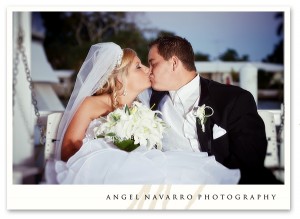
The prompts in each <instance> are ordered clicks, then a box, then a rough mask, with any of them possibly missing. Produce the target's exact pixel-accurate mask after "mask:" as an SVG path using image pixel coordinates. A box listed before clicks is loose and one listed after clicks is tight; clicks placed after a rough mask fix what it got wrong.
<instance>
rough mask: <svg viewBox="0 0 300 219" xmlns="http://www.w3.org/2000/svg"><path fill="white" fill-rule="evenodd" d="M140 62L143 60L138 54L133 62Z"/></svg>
mask: <svg viewBox="0 0 300 219" xmlns="http://www.w3.org/2000/svg"><path fill="white" fill-rule="evenodd" d="M138 62H141V60H140V58H139V57H138V56H135V57H134V58H133V60H132V63H138Z"/></svg>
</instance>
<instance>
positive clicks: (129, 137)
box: [94, 101, 166, 152]
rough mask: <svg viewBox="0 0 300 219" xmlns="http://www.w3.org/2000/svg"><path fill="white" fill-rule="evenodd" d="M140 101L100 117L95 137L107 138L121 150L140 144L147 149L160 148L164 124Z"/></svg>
mask: <svg viewBox="0 0 300 219" xmlns="http://www.w3.org/2000/svg"><path fill="white" fill-rule="evenodd" d="M157 113H160V112H159V111H152V110H151V109H149V108H148V107H146V106H145V105H143V104H142V103H139V102H137V101H135V102H133V104H132V106H131V107H128V106H127V105H125V106H124V107H123V108H120V109H116V110H115V111H113V112H111V113H109V114H108V115H107V116H106V118H104V117H101V118H99V119H100V120H101V125H100V126H99V127H95V128H94V134H95V138H107V139H110V140H112V141H113V142H114V144H115V145H116V146H117V147H119V148H120V149H122V150H125V151H128V152H129V151H132V150H134V149H136V148H137V147H139V146H140V145H143V146H146V147H147V149H149V150H150V149H152V148H154V147H155V148H157V149H159V150H161V149H162V137H163V132H164V130H165V128H166V124H165V123H164V122H163V120H162V119H161V118H159V117H158V116H157Z"/></svg>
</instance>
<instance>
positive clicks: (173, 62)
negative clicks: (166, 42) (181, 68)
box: [171, 56, 179, 71]
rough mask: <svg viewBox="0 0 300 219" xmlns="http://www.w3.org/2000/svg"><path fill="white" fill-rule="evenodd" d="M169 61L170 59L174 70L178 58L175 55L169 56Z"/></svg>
mask: <svg viewBox="0 0 300 219" xmlns="http://www.w3.org/2000/svg"><path fill="white" fill-rule="evenodd" d="M171 61H172V65H173V71H175V69H176V68H177V66H178V63H179V59H178V57H177V56H172V57H171Z"/></svg>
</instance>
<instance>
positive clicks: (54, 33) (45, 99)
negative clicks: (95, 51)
mask: <svg viewBox="0 0 300 219" xmlns="http://www.w3.org/2000/svg"><path fill="white" fill-rule="evenodd" d="M161 35H179V36H182V37H184V38H186V39H187V40H188V41H190V42H191V44H192V46H193V48H194V52H195V61H196V67H197V71H198V73H199V74H200V75H201V76H203V77H206V78H209V79H212V80H215V81H218V82H221V83H224V84H232V85H236V86H240V87H243V88H244V89H247V90H249V91H250V92H251V93H252V94H253V96H254V98H255V100H256V102H257V107H258V109H259V110H268V111H269V112H272V113H273V115H274V123H275V124H274V127H275V131H276V133H275V140H274V141H275V143H274V142H273V143H274V144H275V149H276V151H275V154H276V157H277V158H276V162H272V163H271V164H269V165H270V168H274V169H275V170H278V169H280V170H282V169H284V162H283V149H284V148H283V139H282V132H283V116H284V113H283V109H284V107H283V106H284V12H282V11H266V12H263V11H259V12H255V11H254V12H249V11H248V12H169V11H168V12H150V11H149V12H59V11H55V12H47V11H43V12H39V11H34V12H14V13H13V55H14V62H13V63H14V66H13V67H14V70H13V74H14V78H13V104H14V105H13V110H14V113H13V135H14V136H13V165H14V170H13V182H14V183H16V184H38V183H41V182H43V168H44V164H45V154H44V151H45V142H44V141H45V135H46V124H47V116H48V115H49V114H51V113H53V112H63V111H64V108H65V106H66V104H67V102H68V99H69V97H70V94H71V92H72V89H73V85H74V82H75V79H76V74H77V72H78V71H79V68H80V66H81V65H82V62H83V61H84V59H85V57H86V55H87V53H88V50H89V48H90V46H91V45H92V44H95V43H99V42H109V41H113V42H115V43H117V44H119V45H120V46H121V47H122V48H125V47H130V48H132V49H134V50H135V51H137V53H138V55H139V57H140V58H141V60H142V62H143V63H144V64H146V65H147V54H148V43H149V42H151V41H152V40H153V39H155V38H157V37H158V36H161ZM20 39H21V40H20ZM22 48H23V49H22ZM28 83H29V86H28ZM273 137H274V136H273ZM273 143H272V144H273ZM20 145H22V147H20Z"/></svg>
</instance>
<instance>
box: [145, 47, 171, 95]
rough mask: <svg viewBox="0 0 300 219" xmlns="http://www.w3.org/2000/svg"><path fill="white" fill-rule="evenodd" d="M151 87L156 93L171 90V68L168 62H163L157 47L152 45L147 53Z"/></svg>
mask: <svg viewBox="0 0 300 219" xmlns="http://www.w3.org/2000/svg"><path fill="white" fill-rule="evenodd" d="M148 62H149V67H150V80H151V86H152V88H153V89H154V90H157V91H169V90H172V87H171V84H172V83H171V81H172V74H171V73H172V68H173V65H172V63H171V61H170V60H165V59H164V58H163V57H162V56H161V55H160V54H159V53H158V49H157V45H153V46H152V47H151V48H150V50H149V53H148Z"/></svg>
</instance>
